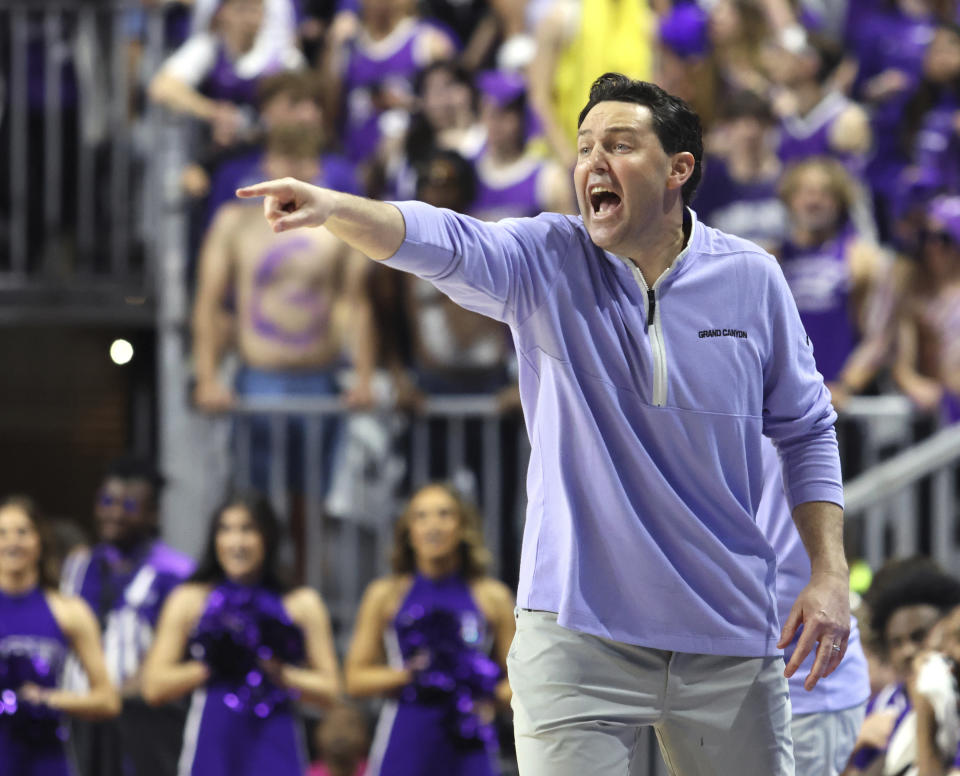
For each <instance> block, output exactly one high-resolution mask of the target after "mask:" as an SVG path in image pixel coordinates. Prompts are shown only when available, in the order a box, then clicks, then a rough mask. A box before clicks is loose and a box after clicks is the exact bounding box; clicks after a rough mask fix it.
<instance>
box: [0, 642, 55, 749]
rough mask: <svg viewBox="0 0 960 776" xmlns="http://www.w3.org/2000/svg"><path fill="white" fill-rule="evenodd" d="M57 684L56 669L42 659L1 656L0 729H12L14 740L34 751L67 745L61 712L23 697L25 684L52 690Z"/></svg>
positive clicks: (15, 653) (26, 656)
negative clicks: (9, 727)
mask: <svg viewBox="0 0 960 776" xmlns="http://www.w3.org/2000/svg"><path fill="white" fill-rule="evenodd" d="M55 683H56V676H55V671H54V668H53V666H51V664H50V662H49V661H48V660H47V659H46V658H44V657H43V656H42V655H37V654H28V653H25V652H13V653H10V654H6V655H3V656H0V725H9V726H11V727H12V728H13V731H12V735H13V737H15V738H16V739H17V740H19V741H22V742H24V743H26V744H28V745H29V746H31V747H34V748H37V749H48V748H53V747H58V746H60V745H61V744H62V743H63V742H64V741H66V729H65V728H64V726H63V724H62V715H61V714H60V712H58V711H56V710H55V709H51V708H50V707H49V706H46V705H44V704H38V703H31V702H30V701H28V700H27V699H26V698H24V697H23V695H22V693H21V688H22V687H23V685H25V684H35V685H39V686H41V687H51V686H53V685H54V684H55Z"/></svg>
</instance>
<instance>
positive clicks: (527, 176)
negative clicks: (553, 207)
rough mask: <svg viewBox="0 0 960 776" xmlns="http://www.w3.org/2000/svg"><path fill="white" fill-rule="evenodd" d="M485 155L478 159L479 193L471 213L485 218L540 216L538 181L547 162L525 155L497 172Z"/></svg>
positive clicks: (495, 219) (487, 219) (497, 219)
mask: <svg viewBox="0 0 960 776" xmlns="http://www.w3.org/2000/svg"><path fill="white" fill-rule="evenodd" d="M485 160H486V157H485V156H481V157H480V158H479V159H478V160H477V161H476V162H474V165H473V166H474V170H475V171H476V174H477V195H476V197H475V198H474V200H473V204H472V205H471V206H470V215H472V216H474V217H476V218H479V219H481V220H483V221H499V220H500V219H501V218H524V217H526V216H536V215H540V213H541V211H542V210H543V207H542V206H541V205H540V197H539V192H538V181H539V178H540V173H541V172H542V171H543V167H544V165H543V162H542V161H541V160H539V159H537V158H535V157H533V156H529V155H525V156H523V157H521V158H520V159H518V160H517V161H516V162H514V163H513V164H511V165H509V166H508V167H506V168H505V169H502V170H497V171H493V170H492V168H491V167H490V166H489V165H488V164H487V163H486V161H485Z"/></svg>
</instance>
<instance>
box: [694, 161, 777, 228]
mask: <svg viewBox="0 0 960 776" xmlns="http://www.w3.org/2000/svg"><path fill="white" fill-rule="evenodd" d="M777 180H778V179H777V178H773V179H770V180H756V181H748V182H742V181H738V180H736V179H735V178H734V177H733V176H732V175H731V174H730V171H729V169H728V167H727V164H726V162H725V161H724V160H723V159H721V158H719V157H712V158H708V159H707V160H706V163H705V164H704V172H703V180H702V181H701V183H700V186H699V187H698V189H697V198H696V200H695V201H694V205H696V208H697V215H698V216H700V218H701V219H702V220H703V223H705V224H708V225H710V226H712V227H714V228H715V229H719V230H721V231H723V232H726V233H727V234H735V235H737V237H743V238H745V239H747V240H752V241H753V242H757V243H761V244H762V245H770V246H772V245H778V244H779V243H781V242H782V241H783V240H785V239H786V237H787V233H788V230H789V216H788V214H787V209H786V207H784V204H783V202H782V201H781V200H780V197H779V196H778V195H777Z"/></svg>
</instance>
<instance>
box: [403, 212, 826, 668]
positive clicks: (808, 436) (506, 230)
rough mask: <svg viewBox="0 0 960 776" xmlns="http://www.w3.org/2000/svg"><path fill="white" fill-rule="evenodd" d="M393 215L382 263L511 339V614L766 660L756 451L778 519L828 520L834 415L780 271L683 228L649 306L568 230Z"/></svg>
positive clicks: (525, 222)
mask: <svg viewBox="0 0 960 776" xmlns="http://www.w3.org/2000/svg"><path fill="white" fill-rule="evenodd" d="M396 204H397V207H398V208H399V209H400V212H401V213H402V215H403V218H404V222H405V224H406V236H405V239H404V242H403V244H402V245H401V247H400V248H399V250H398V251H397V252H396V254H395V255H394V256H393V257H391V258H390V259H388V260H387V261H386V262H385V263H386V264H388V265H389V266H393V267H396V268H398V269H403V270H405V271H408V272H412V273H414V274H416V275H419V276H420V277H422V278H424V279H426V280H428V281H430V282H431V283H433V284H434V285H436V286H437V288H439V289H440V290H441V291H443V292H444V293H445V294H447V295H448V296H449V297H450V298H451V299H453V300H454V301H455V302H457V303H458V304H460V305H462V306H464V307H466V308H467V309H470V310H474V311H476V312H479V313H482V314H484V315H488V316H490V317H492V318H495V319H497V320H501V321H504V322H505V323H507V324H508V325H509V326H510V328H511V331H512V333H513V338H514V341H515V344H516V350H517V355H518V360H519V365H520V375H519V379H520V395H521V400H522V404H523V410H524V417H525V422H526V428H527V433H528V435H529V437H530V443H531V449H532V452H531V458H530V466H529V470H528V473H527V496H528V506H527V519H526V526H525V529H524V537H523V550H522V555H521V566H520V584H519V589H518V593H517V602H518V605H519V606H521V607H524V608H529V609H543V610H549V611H554V612H557V614H558V618H557V621H558V623H559V624H560V625H562V626H564V627H567V628H572V629H575V630H579V631H583V632H586V633H591V634H594V635H598V636H603V637H606V638H611V639H615V640H617V641H622V642H625V643H629V644H636V645H640V646H645V647H652V648H656V649H665V650H675V651H681V652H695V653H706V654H719V655H731V656H744V657H757V656H765V655H774V654H779V650H777V648H776V642H777V638H778V635H779V633H778V631H779V626H778V618H777V601H776V590H775V577H776V555H775V553H774V551H773V549H772V548H771V546H770V544H769V543H768V542H767V540H766V539H765V538H764V536H763V533H762V532H761V531H760V529H759V528H758V527H757V524H756V520H755V517H754V516H755V513H756V509H757V504H758V502H759V500H760V493H761V490H762V485H763V479H762V462H761V447H760V443H761V434H766V435H768V436H770V437H771V438H772V439H773V440H774V441H775V443H776V444H777V447H778V450H779V452H780V455H781V458H782V460H783V465H784V472H785V489H786V492H787V497H788V501H789V503H790V506H791V508H792V507H793V506H795V505H796V504H799V503H803V502H808V501H830V502H833V503H836V504H841V505H842V503H843V502H842V487H841V480H840V464H839V458H838V455H837V444H836V437H835V434H834V431H833V422H834V420H835V419H836V415H835V413H834V411H833V408H832V407H831V406H830V400H829V394H828V392H827V390H826V389H825V388H824V385H823V380H822V378H821V377H820V375H819V374H818V373H817V371H816V367H815V365H814V360H813V352H812V350H811V348H810V344H809V341H808V340H807V337H806V335H805V333H804V331H803V326H802V325H801V323H800V317H799V314H798V313H797V309H796V305H795V304H794V302H793V298H792V296H791V294H790V290H789V288H788V287H787V284H786V281H785V280H784V278H783V274H782V273H781V272H780V268H779V266H778V265H777V262H776V260H775V259H774V258H773V257H772V256H770V255H769V254H767V253H765V252H764V251H763V250H761V249H760V248H758V247H757V246H756V245H754V244H753V243H750V242H748V241H746V240H742V239H740V238H737V237H732V236H730V235H727V234H724V233H723V232H719V231H717V230H715V229H711V228H709V227H707V226H704V225H703V224H701V223H698V222H697V220H696V217H695V216H694V215H693V214H692V211H688V217H689V218H690V219H691V231H690V239H689V241H688V245H687V247H686V248H685V249H684V251H683V252H682V253H681V254H680V255H679V256H678V257H677V259H676V260H675V261H674V262H673V264H672V266H671V267H670V268H669V269H668V270H667V271H666V272H664V274H663V275H661V276H660V278H659V279H658V280H657V281H656V283H654V284H653V286H652V287H650V288H648V287H647V284H646V283H645V282H644V279H643V276H642V275H641V274H640V272H639V271H638V270H636V269H635V268H634V266H633V264H632V263H631V262H629V261H627V260H625V259H621V258H619V257H617V256H615V255H613V254H611V253H607V252H605V251H603V250H601V249H600V248H598V247H597V246H596V245H594V244H593V242H592V241H591V240H590V237H589V235H588V234H587V231H586V229H585V228H584V226H583V222H582V220H581V219H580V218H579V217H573V216H563V215H558V214H552V213H545V214H542V215H540V216H538V217H536V218H529V219H508V220H504V221H500V222H498V223H495V224H491V223H485V222H481V221H477V220H475V219H472V218H469V217H467V216H462V215H459V214H456V213H453V212H451V211H447V210H437V209H435V208H432V207H429V206H427V205H424V204H422V203H415V202H405V203H396Z"/></svg>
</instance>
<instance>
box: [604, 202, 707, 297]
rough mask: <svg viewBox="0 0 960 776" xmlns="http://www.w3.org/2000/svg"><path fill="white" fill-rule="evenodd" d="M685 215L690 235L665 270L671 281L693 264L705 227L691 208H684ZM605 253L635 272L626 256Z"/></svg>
mask: <svg viewBox="0 0 960 776" xmlns="http://www.w3.org/2000/svg"><path fill="white" fill-rule="evenodd" d="M683 217H684V220H685V221H687V220H688V219H689V223H690V237H689V239H687V244H686V245H685V246H684V247H683V250H682V251H680V253H678V254H677V258H675V259H674V260H673V261H672V262H671V264H670V266H669V267H668V268H667V270H668V271H667V270H665V272H667V274H668V275H669V278H670V281H671V282H672V281H673V279H674V278H676V277H677V276H678V275H680V274H681V273H682V272H683V271H684V270H685V269H686V268H687V267H688V266H689V265H690V264H691V261H690V260H688V257H689V256H690V254H691V253H696V251H697V250H698V247H699V244H700V242H701V240H702V232H703V228H702V227H701V226H700V222H699V221H698V220H697V214H696V213H694V212H693V211H692V210H691V209H690V208H684V212H683ZM603 255H604V256H606V257H607V260H608V261H611V262H614V263H620V264H623V265H624V266H625V267H626V268H627V269H629V270H630V272H633V268H634V266H635V265H634V263H633V262H632V261H631V260H630V259H628V258H627V257H626V256H618V255H617V254H616V253H610V252H609V251H603ZM650 285H651V286H652V285H653V284H652V283H651V284H650Z"/></svg>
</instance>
